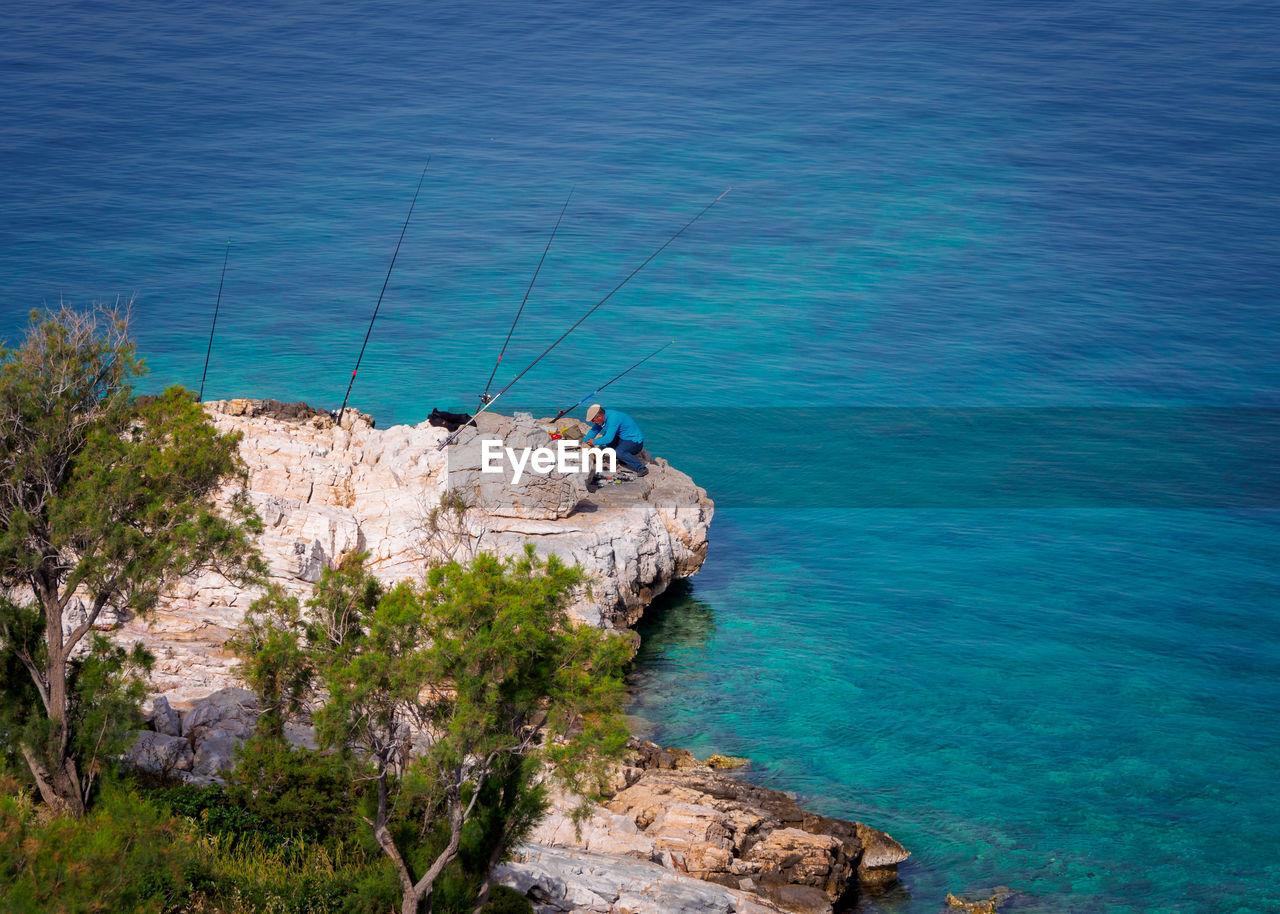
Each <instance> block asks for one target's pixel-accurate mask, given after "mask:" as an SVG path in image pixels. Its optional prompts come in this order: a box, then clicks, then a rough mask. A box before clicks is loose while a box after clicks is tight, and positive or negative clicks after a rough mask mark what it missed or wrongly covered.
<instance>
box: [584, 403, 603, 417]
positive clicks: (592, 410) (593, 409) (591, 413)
mask: <svg viewBox="0 0 1280 914" xmlns="http://www.w3.org/2000/svg"><path fill="white" fill-rule="evenodd" d="M602 411H603V407H601V406H600V404H599V403H592V404H591V405H590V406H588V407H587V418H588V419H594V418H595V417H596V413H598V412H602Z"/></svg>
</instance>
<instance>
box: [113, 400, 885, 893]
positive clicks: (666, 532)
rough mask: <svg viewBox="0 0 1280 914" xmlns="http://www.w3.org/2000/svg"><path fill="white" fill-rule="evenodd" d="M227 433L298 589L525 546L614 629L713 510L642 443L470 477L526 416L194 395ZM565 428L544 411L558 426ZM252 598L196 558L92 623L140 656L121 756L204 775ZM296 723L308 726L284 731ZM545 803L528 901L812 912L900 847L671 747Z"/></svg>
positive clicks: (521, 886) (211, 770)
mask: <svg viewBox="0 0 1280 914" xmlns="http://www.w3.org/2000/svg"><path fill="white" fill-rule="evenodd" d="M205 408H206V410H208V412H209V414H210V416H211V418H212V419H213V421H214V422H215V424H216V425H217V426H218V427H219V429H221V430H223V431H235V432H238V433H240V434H241V436H242V439H241V444H240V450H241V454H242V456H243V457H244V460H245V463H246V465H247V466H248V470H249V479H248V489H249V496H250V499H251V501H252V502H253V504H254V506H255V508H256V509H257V511H258V513H259V515H260V516H261V517H262V519H263V522H264V524H265V530H264V532H263V533H262V534H261V536H260V538H259V542H260V545H261V548H262V551H263V555H264V558H265V559H266V561H267V564H268V567H269V569H270V577H271V580H272V582H273V583H276V584H278V585H280V586H281V587H283V588H284V589H285V590H286V592H289V593H292V594H295V595H297V596H299V597H302V598H303V599H305V598H306V596H308V595H309V593H310V590H311V588H312V585H313V584H314V583H315V582H316V581H317V580H319V577H320V573H321V571H322V569H323V568H324V567H326V566H332V565H333V564H335V563H336V562H337V561H339V560H341V559H342V558H343V557H344V556H346V555H349V554H351V553H355V552H363V553H367V554H368V559H367V566H368V567H369V568H370V569H371V570H372V571H373V573H374V574H375V575H376V576H377V577H379V578H380V579H381V580H383V581H384V582H386V583H392V582H395V581H399V580H403V579H406V578H411V577H415V576H417V575H420V574H421V573H422V571H423V569H424V567H425V565H426V562H427V561H429V560H432V559H440V558H450V557H455V558H462V559H465V558H468V557H470V556H471V555H474V554H475V553H476V552H478V551H481V550H483V551H488V552H492V553H494V554H497V555H499V556H502V555H514V554H516V553H518V552H520V551H522V550H523V549H524V546H525V543H526V542H530V543H533V545H534V547H535V549H536V551H537V552H538V553H539V554H541V555H544V556H545V555H550V554H556V555H559V556H560V558H561V559H563V560H565V561H568V562H577V563H579V564H581V565H582V567H583V568H584V570H585V572H586V574H587V576H588V578H589V580H590V584H589V585H588V586H585V587H584V588H582V589H581V591H580V592H579V593H578V594H577V595H576V599H575V601H574V603H573V605H572V607H571V610H570V611H571V615H572V616H573V617H574V618H576V619H577V620H578V621H580V622H583V623H586V624H590V625H595V626H598V627H603V628H609V629H614V630H620V631H627V630H629V628H630V626H631V625H633V624H634V623H635V622H636V621H637V620H638V619H639V617H640V616H641V614H642V613H643V612H644V609H645V607H646V606H648V604H649V603H650V602H651V601H652V600H653V599H654V598H655V597H656V596H658V595H659V594H661V593H662V592H663V591H664V590H666V589H667V588H668V587H669V586H670V585H671V584H672V583H673V582H675V581H676V580H678V579H681V578H685V577H689V576H691V575H693V574H695V573H696V572H697V571H698V570H699V569H700V568H701V566H702V562H703V560H704V559H705V557H706V550H707V530H708V526H709V524H710V522H711V518H712V515H713V513H714V505H713V504H712V502H711V500H710V499H709V498H708V497H707V494H706V492H705V491H704V490H703V489H701V488H699V487H698V486H697V485H696V484H695V483H694V482H693V480H692V479H690V478H689V477H688V476H687V475H685V474H684V473H681V472H680V471H679V470H677V469H675V468H674V467H672V466H670V465H669V464H668V463H667V462H666V461H665V460H663V459H661V458H657V459H653V460H651V464H650V473H649V475H648V476H647V477H644V478H642V479H637V480H634V481H631V482H627V483H624V484H620V485H605V486H595V485H588V480H587V476H586V474H584V473H554V472H553V473H551V474H547V475H541V474H525V476H524V478H523V479H522V480H521V481H520V484H518V485H516V484H512V476H511V475H510V474H508V475H507V476H506V478H505V480H504V479H503V478H502V477H494V476H492V475H490V474H481V473H480V472H479V468H480V446H479V445H480V441H481V440H482V439H484V438H500V439H502V440H503V442H504V443H505V444H507V445H509V446H512V447H520V446H533V447H539V446H548V445H551V444H552V438H551V436H550V434H549V433H548V428H549V426H548V425H547V423H546V421H545V420H544V421H543V422H538V421H535V420H534V419H533V418H532V417H530V416H520V415H517V416H516V417H504V416H498V415H491V414H485V415H484V416H482V417H480V421H479V429H478V430H476V429H467V430H464V431H463V433H462V434H461V435H460V436H459V437H458V439H457V441H456V443H454V444H452V445H450V446H449V447H448V448H446V449H444V450H441V449H440V448H439V445H440V444H441V442H443V441H444V439H445V438H446V437H447V433H446V432H445V431H444V430H443V429H440V428H434V427H432V426H430V425H428V424H426V423H423V424H421V425H417V426H393V427H391V428H388V429H385V430H378V429H376V428H375V427H374V423H373V421H372V420H371V419H370V418H369V417H368V416H364V415H362V414H360V413H358V412H357V411H356V410H353V409H348V410H346V411H345V413H344V414H343V415H342V417H341V421H340V422H335V421H334V419H333V418H332V417H331V416H329V414H327V413H324V412H321V411H318V410H315V409H312V408H311V407H308V406H306V405H305V404H283V403H279V402H277V401H270V400H230V401H222V402H215V403H208V404H205ZM566 424H571V423H570V421H569V420H562V421H561V422H560V423H558V427H563V426H565V425H566ZM256 596H257V594H256V593H253V592H250V591H245V590H242V589H239V588H235V587H233V586H231V585H230V584H228V583H227V582H226V581H224V580H222V579H221V578H220V577H218V576H216V575H214V574H204V575H198V576H193V577H190V578H187V579H184V580H183V581H181V582H179V584H178V586H176V587H175V588H174V589H173V590H172V592H171V593H170V594H169V595H168V596H167V597H166V598H165V599H164V600H163V601H162V602H161V604H160V606H159V607H158V609H157V610H156V611H155V612H154V613H153V614H151V615H149V616H148V617H147V618H145V619H135V618H130V617H128V616H123V615H122V616H118V617H117V618H115V619H114V620H110V621H111V622H112V623H113V632H112V637H114V638H115V639H117V640H118V641H120V642H121V643H132V642H134V641H141V642H142V643H143V644H144V645H146V646H147V648H148V649H150V650H151V651H152V653H153V654H155V656H156V658H157V662H156V665H155V669H154V671H153V674H152V679H153V684H154V686H155V688H156V691H157V693H158V697H157V698H156V699H155V701H154V704H153V707H152V709H151V721H152V729H151V730H149V731H147V732H146V733H145V734H144V735H143V736H142V737H141V738H140V739H139V741H138V743H137V745H135V747H134V749H133V750H132V752H131V757H132V759H133V761H134V762H135V763H136V764H138V765H140V766H141V767H145V768H150V769H151V770H154V771H163V772H165V773H168V774H171V775H173V776H176V777H179V778H181V779H183V780H187V781H190V782H194V783H207V782H210V781H211V780H216V779H218V778H219V776H220V774H221V773H223V772H225V770H226V769H227V768H228V767H229V766H230V764H231V763H232V759H233V756H234V750H235V747H236V746H237V745H238V743H239V742H241V741H243V740H244V739H246V738H247V737H248V736H249V734H250V733H251V732H252V730H253V726H254V724H255V723H256V719H257V702H256V699H255V698H254V696H253V695H252V693H250V692H247V691H245V690H244V689H242V688H240V686H241V683H240V681H239V680H238V678H237V676H236V672H235V666H236V661H235V658H234V657H233V656H232V655H231V654H230V652H229V651H227V649H226V646H225V642H226V640H227V639H228V638H229V637H230V636H231V635H232V634H233V633H234V632H235V630H236V629H237V627H238V626H239V624H240V623H241V622H242V620H243V618H244V613H245V611H246V610H247V609H248V606H249V604H250V603H251V602H252V600H253V599H255V598H256ZM294 738H295V739H296V740H297V741H298V742H300V743H307V742H308V741H309V739H308V734H307V733H305V732H304V731H299V732H296V733H295V734H294ZM561 799H562V801H563V802H562V803H561V804H560V805H559V806H558V807H557V808H555V809H553V811H552V813H551V815H549V816H548V818H547V819H546V821H544V822H543V823H542V824H541V825H540V826H539V828H538V829H537V830H536V831H535V832H534V834H533V836H532V837H531V839H530V841H529V842H528V843H527V844H525V845H523V846H522V847H521V848H520V850H519V853H518V854H517V856H516V858H515V859H514V860H513V861H512V862H511V863H509V864H506V865H504V866H503V867H502V868H501V869H500V870H499V871H498V873H497V876H498V878H499V879H500V881H502V882H504V883H505V884H507V885H510V886H512V887H513V888H516V889H517V890H519V891H521V892H522V893H524V894H525V895H527V896H528V897H529V898H530V899H531V900H532V901H533V902H534V903H535V907H536V909H537V910H539V911H542V912H548V914H563V912H569V911H592V912H617V914H622V912H631V914H640V912H648V911H653V912H658V911H723V912H730V911H739V912H757V911H776V910H780V909H781V910H789V911H795V912H800V914H807V912H811V911H815V912H816V911H821V912H826V911H831V910H832V909H833V906H835V905H837V904H840V903H841V902H842V900H848V899H849V898H850V897H851V896H852V895H856V893H857V892H859V891H868V890H874V889H876V888H878V887H880V886H883V885H884V884H886V883H888V882H892V881H893V880H894V879H895V878H896V874H897V865H898V863H900V862H901V861H902V860H905V859H906V857H907V856H908V852H907V851H906V850H905V849H904V848H903V847H902V846H901V845H900V844H898V843H897V842H896V841H894V840H893V839H892V838H890V837H889V836H888V835H885V834H884V833H883V832H879V831H877V830H875V829H872V828H869V827H868V826H865V825H862V824H861V823H853V822H843V821H841V820H836V819H830V818H827V817H823V816H817V815H815V814H813V813H807V812H805V811H804V810H802V809H801V808H800V807H799V806H798V805H797V804H796V802H795V800H794V799H793V798H791V797H789V796H787V795H786V794H782V793H778V792H777V791H771V790H766V789H764V788H761V787H756V786H753V785H751V784H748V783H745V782H742V781H737V780H734V779H732V778H729V777H726V776H724V775H722V774H719V773H717V772H715V771H713V770H712V769H710V768H707V767H705V766H701V765H699V764H698V763H697V762H696V760H694V759H693V757H692V756H691V755H689V753H687V752H682V751H680V750H663V749H660V748H659V747H657V746H654V745H653V744H650V743H643V742H638V741H633V743H632V752H631V757H630V759H629V760H628V763H627V764H626V765H624V766H623V768H622V769H621V771H620V772H619V775H618V782H617V784H616V785H615V790H614V793H613V795H612V796H611V797H610V798H609V799H608V801H607V803H606V804H605V805H604V806H600V807H597V808H595V809H594V810H593V812H592V814H591V816H590V817H589V818H588V820H587V822H586V823H585V825H584V826H583V827H582V828H581V829H580V830H579V829H576V828H574V827H573V826H572V824H571V823H570V822H569V820H568V818H567V809H568V808H569V805H571V803H572V799H571V798H561Z"/></svg>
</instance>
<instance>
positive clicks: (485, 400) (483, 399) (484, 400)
mask: <svg viewBox="0 0 1280 914" xmlns="http://www.w3.org/2000/svg"><path fill="white" fill-rule="evenodd" d="M492 402H493V397H491V396H489V395H488V394H487V393H484V394H481V395H480V405H481V406H488V405H489V404H490V403H492Z"/></svg>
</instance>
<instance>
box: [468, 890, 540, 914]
mask: <svg viewBox="0 0 1280 914" xmlns="http://www.w3.org/2000/svg"><path fill="white" fill-rule="evenodd" d="M480 914H533V905H532V904H530V903H529V899H528V898H525V897H524V896H523V895H521V894H520V893H519V892H517V891H516V890H515V889H512V888H508V887H507V886H505V885H495V886H494V887H493V890H492V891H491V892H490V893H489V901H488V902H487V903H486V904H485V906H484V907H483V908H481V909H480Z"/></svg>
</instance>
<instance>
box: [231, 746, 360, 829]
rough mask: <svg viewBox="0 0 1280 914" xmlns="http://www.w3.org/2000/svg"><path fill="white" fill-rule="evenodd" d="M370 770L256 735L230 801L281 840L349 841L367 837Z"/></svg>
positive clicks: (245, 749) (245, 750)
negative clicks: (365, 822)
mask: <svg viewBox="0 0 1280 914" xmlns="http://www.w3.org/2000/svg"><path fill="white" fill-rule="evenodd" d="M369 773H370V772H369V767H368V765H362V764H360V763H359V762H357V761H356V760H355V759H353V758H351V757H350V756H347V755H341V754H335V753H328V752H316V751H313V750H309V749H296V748H292V747H291V746H289V744H288V743H285V742H283V741H281V740H274V739H270V738H266V737H264V736H263V735H261V734H259V735H255V736H254V737H253V738H252V739H250V740H249V741H248V742H246V743H245V744H244V746H243V747H241V750H240V757H239V760H238V762H237V764H236V767H235V769H234V770H233V772H232V774H231V782H230V784H229V785H228V786H227V791H226V795H227V799H228V801H229V802H230V803H232V804H234V806H235V807H236V808H238V809H240V810H243V811H244V812H246V813H248V814H250V815H252V816H253V817H255V818H256V819H258V820H259V821H260V822H261V823H263V824H264V825H265V826H266V828H267V829H269V830H270V831H272V832H275V833H277V834H281V833H283V834H293V835H299V836H302V837H304V838H307V839H310V840H321V839H323V840H326V841H328V840H337V841H348V840H352V839H354V838H355V837H356V835H357V833H358V832H359V831H361V826H362V825H363V822H362V821H361V819H360V813H361V811H362V809H361V807H362V804H363V802H364V801H365V800H366V799H367V798H368V794H369V781H368V780H365V779H364V778H365V777H366V776H367V775H369Z"/></svg>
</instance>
